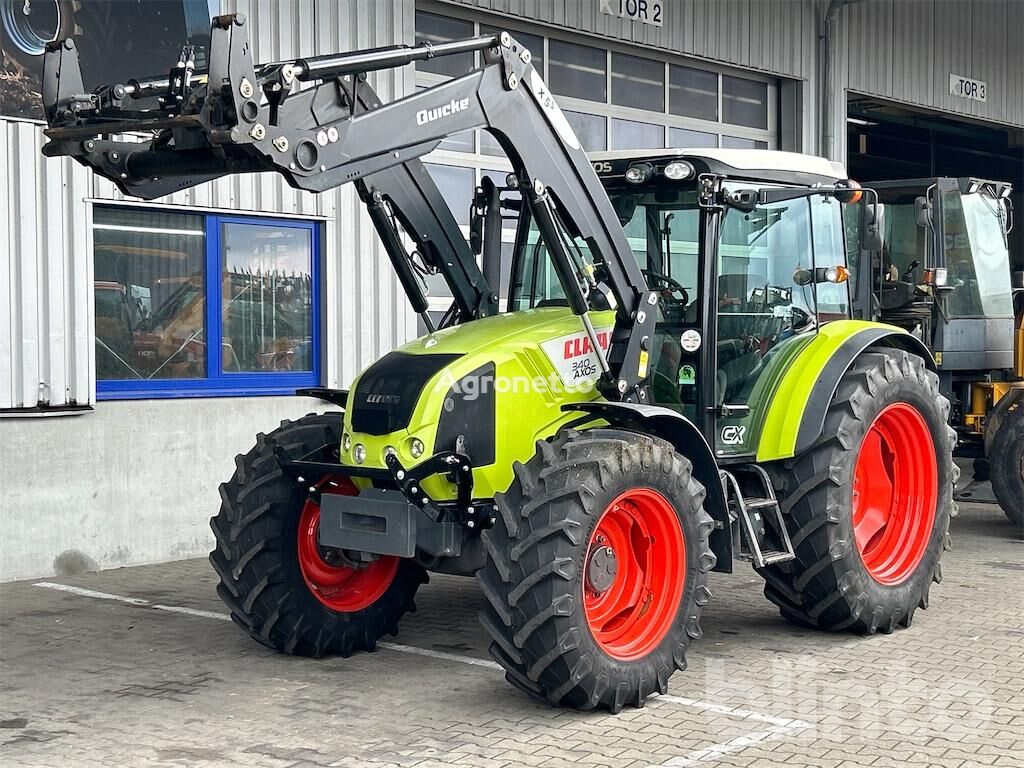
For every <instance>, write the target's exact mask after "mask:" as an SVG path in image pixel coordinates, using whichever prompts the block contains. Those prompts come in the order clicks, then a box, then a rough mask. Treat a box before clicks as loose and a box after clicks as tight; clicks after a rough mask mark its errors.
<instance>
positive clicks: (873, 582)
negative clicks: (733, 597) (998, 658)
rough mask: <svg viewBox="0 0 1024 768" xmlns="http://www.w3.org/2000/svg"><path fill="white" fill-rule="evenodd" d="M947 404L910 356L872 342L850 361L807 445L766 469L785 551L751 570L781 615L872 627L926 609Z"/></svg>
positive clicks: (906, 621)
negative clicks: (780, 558)
mask: <svg viewBox="0 0 1024 768" xmlns="http://www.w3.org/2000/svg"><path fill="white" fill-rule="evenodd" d="M948 412H949V403H948V401H946V399H945V398H943V397H942V396H941V395H940V394H939V391H938V380H937V377H936V376H935V374H934V373H932V372H930V371H929V370H928V369H927V368H926V367H925V364H924V361H923V360H922V359H921V358H919V357H917V356H914V355H910V354H907V353H905V352H900V351H895V350H879V351H872V352H868V353H865V354H863V355H862V356H861V357H860V358H858V359H857V360H856V361H855V362H854V364H853V366H852V367H851V368H850V370H849V371H848V372H847V373H846V374H845V375H844V376H843V379H842V381H841V382H840V384H839V387H838V390H837V392H836V395H835V397H834V398H833V401H832V404H831V405H830V407H829V411H828V414H827V417H826V420H825V428H824V431H823V433H822V437H821V438H820V439H819V441H818V443H817V444H816V445H814V446H813V447H812V448H811V449H810V450H808V451H806V452H805V453H803V454H801V455H799V456H797V457H795V458H793V459H790V460H788V461H786V462H782V463H780V464H778V465H775V466H772V467H770V468H769V469H770V472H771V475H772V478H773V481H774V482H775V484H776V487H777V488H779V490H780V494H779V495H780V500H781V504H782V512H783V516H784V519H785V520H786V525H787V528H788V530H789V534H790V537H791V539H792V542H793V547H794V551H795V554H796V558H795V559H794V560H792V561H789V562H786V563H782V564H779V565H776V566H769V567H767V568H765V569H763V570H762V571H761V574H762V576H764V578H765V581H766V585H765V595H766V596H767V597H768V599H769V600H771V601H772V602H773V603H775V604H776V605H778V606H779V609H780V610H781V612H782V615H783V616H785V617H786V618H788V619H790V620H792V621H794V622H796V623H799V624H801V625H806V626H812V627H819V628H822V629H829V630H849V631H852V632H857V633H862V634H873V633H874V632H876V631H883V632H891V631H892V630H893V629H894V628H895V627H896V626H909V625H910V623H911V621H912V620H913V615H914V611H915V610H916V609H917V608H918V607H922V608H923V607H926V606H927V603H928V592H929V587H930V585H931V583H932V582H933V581H939V580H940V578H941V570H940V566H939V559H940V557H941V554H942V550H943V547H944V544H945V541H946V536H947V532H948V529H949V515H950V509H951V506H952V484H953V460H952V445H953V441H954V440H955V434H954V433H953V431H952V430H951V429H949V427H948V425H947V423H946V418H947V415H948Z"/></svg>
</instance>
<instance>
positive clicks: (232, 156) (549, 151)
mask: <svg viewBox="0 0 1024 768" xmlns="http://www.w3.org/2000/svg"><path fill="white" fill-rule="evenodd" d="M466 51H480V52H481V53H482V56H483V61H484V64H483V66H482V67H480V68H479V69H477V70H475V71H473V72H470V73H469V74H467V75H464V76H462V77H459V78H456V79H454V80H451V81H448V82H445V83H442V84H440V85H437V86H434V87H431V88H428V89H425V90H423V91H420V92H418V93H416V94H413V95H411V96H407V97H406V98H403V99H400V100H398V101H395V102H391V103H388V104H384V105H380V106H374V105H375V104H376V101H375V100H374V101H373V103H372V104H370V103H367V102H366V101H364V100H363V99H361V97H360V92H361V91H362V90H363V89H364V88H366V86H365V83H364V82H363V81H364V79H365V73H366V72H368V71H373V70H379V69H389V68H395V67H400V66H404V65H406V64H408V63H411V62H413V61H417V60H422V59H426V58H432V57H434V56H438V55H450V54H454V53H463V52H466ZM209 59H210V66H209V71H208V72H207V73H206V74H205V78H204V77H203V74H202V73H198V74H197V73H195V72H194V71H193V69H194V67H192V68H190V63H191V62H190V59H189V54H188V53H187V51H183V54H182V57H181V61H179V62H178V65H177V66H176V67H175V68H174V69H172V70H171V72H170V73H169V75H168V77H167V78H166V79H155V80H147V81H137V80H129V81H128V82H127V84H115V85H111V86H105V87H103V88H99V89H97V90H96V91H94V92H93V93H91V94H84V93H81V91H82V80H81V74H80V71H79V67H78V60H77V55H76V52H75V49H74V45H73V42H72V41H68V40H65V41H56V42H54V43H50V44H49V45H48V50H47V54H46V60H45V65H44V87H43V91H44V102H45V108H46V114H47V120H48V123H49V128H48V129H47V130H46V135H47V136H48V137H49V138H50V142H49V143H48V144H47V145H46V146H45V147H44V150H43V151H44V153H45V154H47V155H50V156H55V155H69V156H72V157H74V158H76V159H77V160H78V161H79V162H82V163H84V164H85V165H87V166H89V167H91V168H92V169H93V170H94V171H96V172H97V173H99V174H100V175H102V176H105V177H106V178H109V179H111V180H112V181H114V182H115V183H116V184H117V185H118V186H119V187H120V188H121V189H122V191H124V192H126V193H127V194H132V195H137V196H140V197H144V198H152V197H157V196H160V195H164V194H168V193H169V192H172V191H175V190H178V189H184V188H187V187H191V186H194V185H196V184H199V183H203V182H205V181H208V180H210V179H213V178H217V177H220V176H223V175H226V174H230V173H252V172H264V171H274V172H277V173H280V174H281V175H283V176H284V177H285V179H286V180H287V181H288V183H289V184H290V185H291V186H293V187H295V188H298V189H303V190H308V191H313V192H320V191H324V190H327V189H331V188H333V187H336V186H339V185H341V184H346V183H349V182H356V181H360V182H361V184H362V185H363V187H361V191H362V193H363V199H364V202H366V201H368V203H367V204H368V206H369V207H370V211H371V216H373V208H372V205H371V203H372V202H373V201H374V190H373V180H374V177H376V178H377V179H378V180H380V179H383V178H385V177H382V176H378V174H382V173H383V172H385V171H387V170H389V169H393V168H395V167H396V166H402V165H407V166H408V167H409V168H412V167H413V166H409V165H408V164H410V163H411V162H413V161H415V160H417V159H418V158H421V157H422V156H423V155H426V154H428V153H429V152H431V151H432V150H433V149H434V148H435V147H437V145H438V144H439V143H440V142H441V141H442V140H443V139H445V138H446V137H448V136H451V135H453V134H457V133H461V132H463V131H468V130H474V129H485V130H488V131H489V132H490V133H491V134H492V135H494V137H495V138H496V139H497V141H498V142H499V143H500V144H501V146H502V148H503V149H504V150H505V152H506V154H507V156H508V158H509V160H510V161H511V163H512V167H513V171H514V173H515V176H516V178H517V179H518V180H519V185H520V187H521V188H522V190H523V193H524V194H523V197H524V200H525V201H526V203H527V205H528V207H529V211H530V213H531V214H532V215H533V216H534V218H535V219H536V222H537V226H538V229H539V230H540V234H541V236H542V237H543V239H544V242H545V244H546V245H547V247H548V250H549V253H550V255H551V258H552V262H553V266H554V268H555V271H556V272H557V274H558V277H559V281H560V283H561V284H562V287H563V289H564V291H565V295H566V297H567V298H568V302H569V306H570V307H571V308H572V310H573V312H574V313H575V314H577V315H579V316H580V317H581V320H582V322H583V325H584V328H585V329H586V331H587V332H588V333H589V334H590V335H591V341H592V344H593V347H594V348H595V349H600V348H601V347H600V344H599V343H598V340H597V337H596V333H595V332H594V330H593V326H592V325H591V323H590V320H589V316H588V309H589V304H590V296H591V295H594V296H600V301H595V304H599V305H600V306H602V308H605V307H607V308H613V309H615V311H616V323H615V327H614V329H613V332H612V337H611V346H610V349H609V352H608V354H607V356H605V355H604V354H603V353H601V354H599V358H600V362H601V367H602V371H603V373H602V377H601V381H600V382H599V385H598V386H599V388H600V389H601V392H602V394H604V395H605V396H606V397H609V398H610V399H616V400H619V399H626V400H635V401H638V402H641V401H646V400H647V399H648V395H647V392H646V379H647V373H648V371H647V368H648V364H647V358H648V351H647V347H648V346H649V344H650V339H652V338H653V335H654V323H655V315H656V304H657V296H656V294H654V293H653V292H651V291H650V290H649V289H648V288H647V285H646V283H645V281H644V278H643V276H642V274H641V272H640V268H639V266H638V265H637V263H636V261H635V259H634V257H633V255H632V252H631V250H630V247H629V244H628V242H627V240H626V237H625V233H624V232H623V230H622V227H621V226H620V225H619V222H618V218H617V216H616V214H615V211H614V209H613V208H612V205H611V202H610V201H609V200H608V197H607V195H606V194H605V192H604V190H603V188H602V186H601V184H600V182H599V180H598V178H597V176H596V174H595V173H594V171H593V168H592V167H591V165H590V163H589V161H588V160H587V157H586V155H585V153H584V152H583V150H582V148H581V147H580V144H579V141H578V140H577V138H576V136H575V134H574V133H573V131H572V129H571V127H570V126H569V124H568V122H567V121H566V119H565V116H564V115H563V114H562V112H561V110H560V109H559V108H558V105H557V104H556V103H555V101H554V99H553V98H552V96H551V94H550V92H549V91H548V90H547V87H546V86H545V84H544V82H543V80H542V78H541V77H540V75H538V74H537V72H536V71H535V70H534V68H533V66H532V65H531V64H530V54H529V51H527V50H526V49H525V48H523V47H522V46H520V45H519V44H518V43H517V42H516V41H515V40H514V39H513V38H512V37H511V36H510V35H508V34H507V33H502V34H501V35H498V36H487V37H479V38H471V39H468V40H463V41H456V42H452V43H445V44H442V45H437V46H431V45H423V46H419V47H408V46H394V47H389V48H380V49H372V50H367V51H355V52H352V53H344V54H336V55H327V56H319V57H315V58H307V59H298V60H295V61H291V62H277V63H273V64H264V65H254V64H253V62H252V60H251V56H250V47H249V42H248V38H247V35H246V23H245V19H244V17H242V16H238V15H229V16H219V17H216V18H215V19H213V23H212V29H211V42H210V56H209ZM193 79H194V80H195V82H196V83H198V85H194V84H193V82H192V81H193ZM296 81H299V82H310V83H312V84H313V85H312V87H309V88H307V89H305V90H299V91H298V92H295V93H293V92H292V90H293V87H294V85H295V84H296ZM371 106H372V108H369V107H371ZM137 132H147V134H148V135H147V138H145V139H143V140H141V141H130V140H127V139H119V138H111V137H113V136H116V135H117V134H124V133H137ZM415 177H416V173H415V172H412V173H408V172H407V173H406V175H405V176H404V177H395V176H392V177H391V178H390V181H392V182H394V186H393V190H395V189H398V188H399V187H404V189H405V190H406V191H411V192H413V194H412V195H411V196H410V197H411V198H413V199H412V200H406V203H407V206H406V207H404V208H402V210H401V211H399V210H397V206H396V205H395V203H396V202H398V201H396V200H394V199H392V200H391V201H390V205H391V207H392V210H394V211H395V215H396V217H397V218H399V219H400V220H402V221H403V223H409V224H411V223H412V222H413V219H414V218H415V215H414V214H412V213H410V211H411V209H410V208H409V207H408V205H411V206H412V208H416V207H417V206H418V205H419V204H423V205H425V206H427V207H430V208H432V209H436V208H437V207H446V206H441V204H440V198H439V195H436V196H433V197H435V198H436V199H432V200H428V201H427V202H424V197H423V195H422V189H423V188H422V186H420V187H419V189H420V193H416V192H415V188H416V187H417V184H416V183H415V182H416V179H415ZM396 179H398V180H397V181H396ZM378 192H380V193H381V197H383V191H382V190H378ZM434 192H436V188H435V189H434ZM396 194H397V193H396ZM428 197H431V196H430V195H428ZM448 215H449V216H450V212H449V214H448ZM442 218H443V217H440V216H439V217H438V221H441V220H442ZM387 220H388V219H387V217H386V216H380V215H378V216H376V217H374V223H375V224H376V225H377V226H378V230H380V227H381V226H382V225H383V224H384V223H385V222H386V221H387ZM410 234H412V235H414V236H416V234H417V233H413V232H410ZM418 234H420V235H422V234H423V233H418ZM384 239H385V242H387V239H388V238H387V237H385V238H384ZM457 239H461V238H457ZM393 240H397V238H393ZM579 241H582V242H584V243H585V244H586V246H587V248H588V249H589V253H590V257H591V259H592V262H591V263H590V264H581V263H580V262H581V256H580V254H581V251H580V250H579V248H578V243H579ZM436 245H437V244H435V246H436ZM444 247H448V245H445V246H444ZM446 255H447V254H446ZM441 260H442V261H443V260H444V259H443V258H442V259H441ZM399 273H400V277H401V270H399ZM446 277H448V275H446ZM470 283H471V284H475V285H476V286H478V287H480V288H483V287H486V281H484V279H483V276H482V275H480V274H479V270H476V274H474V275H472V276H471V279H470ZM488 294H490V291H489V290H488ZM463 298H464V301H465V303H466V304H467V305H468V304H470V303H472V301H471V299H469V298H467V297H463ZM415 305H416V302H415V300H414V306H415ZM479 307H480V302H479V301H478V302H477V303H476V306H472V307H469V306H467V307H460V310H465V311H467V312H468V313H470V314H472V316H478V314H479V312H480V309H479Z"/></svg>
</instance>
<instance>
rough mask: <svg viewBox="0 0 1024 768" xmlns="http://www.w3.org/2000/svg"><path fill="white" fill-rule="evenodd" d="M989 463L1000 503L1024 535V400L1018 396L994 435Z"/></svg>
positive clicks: (994, 490) (993, 484) (995, 491)
mask: <svg viewBox="0 0 1024 768" xmlns="http://www.w3.org/2000/svg"><path fill="white" fill-rule="evenodd" d="M1006 397H1010V395H1006ZM989 462H990V463H991V467H992V492H993V493H994V494H995V497H996V501H998V502H999V506H1000V507H1002V508H1003V512H1005V513H1006V517H1007V518H1009V520H1010V522H1011V523H1013V525H1014V527H1015V528H1016V529H1017V532H1018V533H1019V534H1021V535H1024V397H1018V398H1017V400H1016V402H1014V403H1013V404H1012V405H1011V406H1010V407H1009V409H1008V410H1007V411H1006V413H1004V414H1003V416H1002V419H1001V420H1000V422H999V426H998V428H997V429H996V432H995V434H994V435H992V444H991V448H990V449H989Z"/></svg>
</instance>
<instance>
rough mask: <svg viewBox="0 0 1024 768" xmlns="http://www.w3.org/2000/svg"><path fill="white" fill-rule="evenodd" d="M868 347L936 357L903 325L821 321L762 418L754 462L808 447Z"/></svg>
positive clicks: (931, 366)
mask: <svg viewBox="0 0 1024 768" xmlns="http://www.w3.org/2000/svg"><path fill="white" fill-rule="evenodd" d="M869 347H888V348H890V349H902V350H905V351H907V352H909V353H910V354H912V355H917V356H918V357H921V358H923V359H924V361H925V364H926V365H927V366H928V368H929V370H932V371H935V370H936V366H935V360H934V359H933V358H932V354H931V352H930V351H929V350H928V348H927V347H926V346H925V345H924V343H923V342H922V341H921V340H920V339H918V338H917V337H915V336H911V335H910V334H909V333H907V332H906V331H904V330H903V329H902V328H897V327H896V326H893V325H883V324H881V323H872V322H865V321H860V320H837V321H835V322H832V323H829V324H828V325H825V326H823V327H822V328H821V329H820V330H819V332H818V335H817V336H816V337H815V339H814V340H813V341H812V342H811V343H810V344H808V345H807V347H806V348H805V349H803V350H802V351H801V352H800V354H799V355H798V356H797V358H796V360H794V361H793V362H792V364H791V365H790V367H789V370H788V371H787V372H786V374H785V375H784V376H783V378H782V381H781V382H780V383H779V386H778V388H777V389H776V390H775V392H774V394H773V395H772V402H771V405H770V406H769V408H768V414H767V416H766V417H765V421H764V427H763V429H762V431H761V440H760V443H759V444H758V448H757V461H758V462H765V461H777V460H779V459H787V458H790V457H791V456H795V455H796V454H798V453H802V452H803V451H806V450H807V449H808V448H810V447H811V446H812V445H813V444H814V443H815V441H817V439H818V438H819V437H821V433H822V431H823V430H824V427H825V416H826V414H827V413H828V407H829V404H830V403H831V402H832V398H833V397H834V396H835V393H836V390H837V389H838V388H839V381H840V380H841V379H842V378H843V376H844V374H845V373H846V372H847V371H848V370H849V368H850V366H851V365H852V364H853V361H854V360H856V359H857V357H859V356H860V355H861V354H862V353H863V352H865V351H866V350H867V349H868V348H869Z"/></svg>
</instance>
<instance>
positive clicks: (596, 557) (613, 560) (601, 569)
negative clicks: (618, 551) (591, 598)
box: [587, 545, 619, 595]
mask: <svg viewBox="0 0 1024 768" xmlns="http://www.w3.org/2000/svg"><path fill="white" fill-rule="evenodd" d="M618 572H619V560H618V558H617V557H616V556H615V550H614V549H612V548H611V547H609V546H607V545H605V546H600V547H596V548H594V550H593V551H591V553H590V560H589V561H588V562H587V586H588V587H590V589H591V591H593V592H595V593H596V594H598V595H600V594H601V593H603V592H607V591H608V588H609V587H611V585H612V584H614V583H615V576H616V575H617V574H618Z"/></svg>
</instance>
